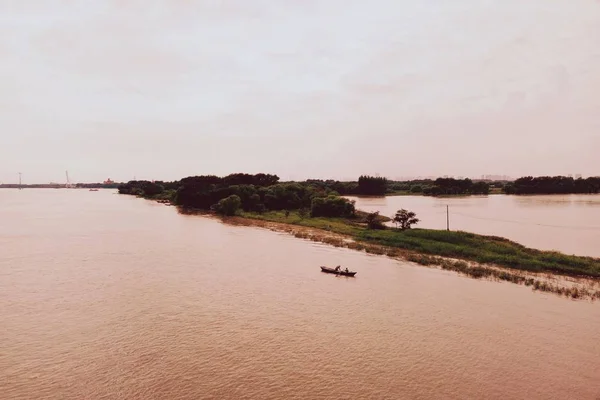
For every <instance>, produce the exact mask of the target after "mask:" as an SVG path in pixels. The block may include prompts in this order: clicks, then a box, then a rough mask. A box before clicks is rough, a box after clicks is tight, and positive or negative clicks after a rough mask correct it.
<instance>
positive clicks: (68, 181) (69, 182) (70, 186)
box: [65, 171, 73, 189]
mask: <svg viewBox="0 0 600 400" xmlns="http://www.w3.org/2000/svg"><path fill="white" fill-rule="evenodd" d="M65 175H67V184H66V185H65V187H66V188H67V189H70V188H72V187H73V185H71V180H70V179H69V171H65Z"/></svg>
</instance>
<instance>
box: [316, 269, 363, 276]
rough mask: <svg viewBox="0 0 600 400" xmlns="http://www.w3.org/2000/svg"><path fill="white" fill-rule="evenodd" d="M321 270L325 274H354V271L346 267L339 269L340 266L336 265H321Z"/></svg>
mask: <svg viewBox="0 0 600 400" xmlns="http://www.w3.org/2000/svg"><path fill="white" fill-rule="evenodd" d="M321 272H325V273H327V274H335V275H342V276H351V277H353V276H354V275H356V272H353V271H348V268H346V269H341V268H340V267H336V268H329V267H321Z"/></svg>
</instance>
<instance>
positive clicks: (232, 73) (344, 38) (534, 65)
mask: <svg viewBox="0 0 600 400" xmlns="http://www.w3.org/2000/svg"><path fill="white" fill-rule="evenodd" d="M598 154H600V0H578V1H575V2H568V1H564V0H529V1H526V2H523V1H521V0H454V1H447V0H421V1H414V0H411V1H408V0H371V1H368V2H366V1H363V0H269V1H267V0H253V1H248V0H222V1H217V0H196V1H193V0H163V1H159V0H135V1H134V0H44V1H38V0H0V182H4V183H11V182H15V181H18V174H17V173H18V172H22V173H23V180H24V182H25V183H33V182H35V183H44V182H50V181H54V182H64V181H65V171H66V170H68V171H69V174H70V176H71V178H72V180H73V181H75V182H97V181H103V180H105V179H107V178H109V177H110V178H112V179H113V180H117V181H127V180H130V179H133V178H134V177H135V178H137V179H158V180H174V179H179V178H182V177H184V176H190V175H201V174H216V175H224V174H228V173H233V172H250V173H257V172H266V173H275V174H278V175H279V176H280V177H281V178H282V179H306V178H334V179H356V177H357V176H358V175H360V174H380V175H382V176H387V177H389V178H396V177H408V176H431V175H433V176H440V175H454V176H472V177H477V176H480V175H482V174H506V175H510V176H513V177H518V176H522V175H555V174H583V175H584V176H589V175H600V157H599V156H598Z"/></svg>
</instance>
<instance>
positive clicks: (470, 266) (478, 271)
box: [199, 214, 600, 301]
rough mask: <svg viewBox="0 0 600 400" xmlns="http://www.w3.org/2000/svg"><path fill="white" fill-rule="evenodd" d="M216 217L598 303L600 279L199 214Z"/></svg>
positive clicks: (478, 277)
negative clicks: (433, 254)
mask: <svg viewBox="0 0 600 400" xmlns="http://www.w3.org/2000/svg"><path fill="white" fill-rule="evenodd" d="M199 215H205V216H208V217H215V218H218V219H219V220H221V221H223V222H224V223H226V224H231V225H238V226H252V227H258V228H263V229H269V230H271V231H274V232H280V233H287V234H290V235H292V236H294V237H296V238H298V239H304V240H310V241H313V242H317V243H323V244H327V245H330V246H333V247H339V248H346V249H349V250H355V251H360V252H365V253H368V254H372V255H379V256H386V257H388V258H391V259H393V260H396V261H404V262H411V263H414V264H417V265H419V266H423V267H428V268H435V269H440V270H446V271H454V272H456V273H458V274H460V275H463V276H468V277H470V278H473V279H486V280H490V281H496V282H502V281H504V282H510V283H514V284H518V285H524V286H530V287H531V288H532V290H533V291H540V292H545V293H552V294H555V295H558V296H565V297H567V298H571V299H581V300H591V301H594V300H600V279H594V278H591V277H584V276H569V275H560V274H555V273H549V272H529V271H521V270H514V269H510V268H506V267H501V266H498V265H492V264H481V263H477V262H474V261H466V260H461V259H456V258H451V257H442V256H430V255H426V254H422V253H418V252H415V251H411V250H405V249H399V248H395V247H390V246H382V245H377V244H371V243H364V242H357V241H356V240H355V239H354V238H352V237H351V236H349V235H344V234H340V233H335V232H330V231H327V230H323V229H318V228H312V227H305V226H301V225H293V224H286V223H282V222H274V221H265V220H261V219H254V218H251V217H245V216H233V217H226V218H222V217H219V216H216V215H213V214H199Z"/></svg>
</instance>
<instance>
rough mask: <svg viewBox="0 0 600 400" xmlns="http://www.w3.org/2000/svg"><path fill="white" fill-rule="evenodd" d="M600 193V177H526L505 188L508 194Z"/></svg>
mask: <svg viewBox="0 0 600 400" xmlns="http://www.w3.org/2000/svg"><path fill="white" fill-rule="evenodd" d="M599 192H600V177H590V178H586V179H582V178H578V179H574V178H572V177H566V176H540V177H536V178H534V177H532V176H526V177H523V178H519V179H517V180H515V181H514V182H512V183H509V184H507V185H506V186H505V187H504V193H506V194H570V193H575V194H589V193H599Z"/></svg>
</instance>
